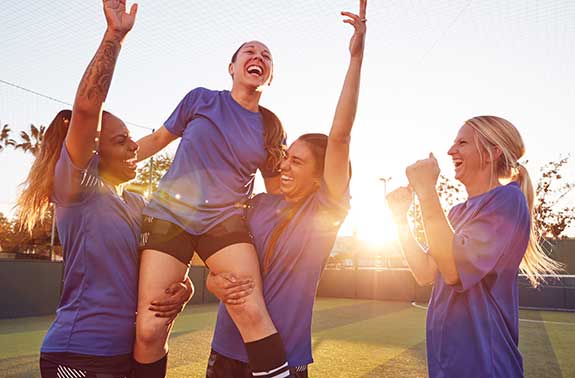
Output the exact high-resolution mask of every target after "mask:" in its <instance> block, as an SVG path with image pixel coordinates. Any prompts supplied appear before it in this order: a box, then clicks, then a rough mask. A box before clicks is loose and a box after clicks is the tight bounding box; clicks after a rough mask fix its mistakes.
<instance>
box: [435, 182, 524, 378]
mask: <svg viewBox="0 0 575 378" xmlns="http://www.w3.org/2000/svg"><path fill="white" fill-rule="evenodd" d="M449 221H450V223H451V225H452V227H453V228H454V233H455V238H454V240H453V253H454V256H455V263H456V266H457V271H458V273H459V277H460V282H459V283H458V284H456V285H452V286H450V285H447V284H446V283H445V281H444V280H443V277H442V276H441V274H440V273H438V275H437V278H436V280H435V285H434V288H433V293H432V297H431V299H430V303H429V309H428V313H427V354H428V366H429V376H430V378H439V377H478V378H479V377H500V378H504V377H505V378H513V377H523V363H522V358H521V354H520V353H519V348H518V339H519V310H518V308H519V303H518V302H519V295H518V286H517V279H518V278H517V277H518V270H519V264H520V263H521V260H522V258H523V256H524V254H525V251H526V249H527V245H528V243H529V234H530V212H529V208H528V206H527V201H526V199H525V196H524V195H523V193H522V192H521V189H520V187H519V185H518V184H517V183H515V182H513V183H510V184H508V185H505V186H500V187H497V188H495V189H493V190H491V191H489V192H487V193H484V194H481V195H479V196H476V197H472V198H470V199H469V200H467V201H466V202H465V203H462V204H459V205H457V206H455V207H454V208H453V209H452V210H451V212H450V213H449Z"/></svg>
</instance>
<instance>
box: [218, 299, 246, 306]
mask: <svg viewBox="0 0 575 378" xmlns="http://www.w3.org/2000/svg"><path fill="white" fill-rule="evenodd" d="M223 302H224V303H225V304H226V305H231V306H237V305H241V304H244V303H246V300H245V299H226V300H224V301H223Z"/></svg>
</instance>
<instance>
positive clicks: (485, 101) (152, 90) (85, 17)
mask: <svg viewBox="0 0 575 378" xmlns="http://www.w3.org/2000/svg"><path fill="white" fill-rule="evenodd" d="M129 4H130V3H128V5H129ZM357 8H358V2H357V1H354V0H314V1H302V0H292V1H289V2H286V1H280V0H245V1H233V2H232V1H224V0H210V1H203V2H200V1H195V0H170V1H169V2H165V1H162V2H158V1H149V0H142V1H140V2H139V12H138V16H137V20H136V25H135V27H134V29H133V30H132V32H131V33H130V34H129V35H128V37H127V38H126V41H125V43H124V46H123V48H122V52H121V54H120V58H119V61H118V64H117V69H116V72H115V76H114V80H113V82H112V86H111V89H110V93H109V96H108V99H107V102H106V108H107V110H110V111H112V112H113V113H115V114H116V115H118V116H119V117H120V118H122V119H123V120H124V121H126V122H127V123H128V126H129V128H130V129H131V131H132V133H133V134H134V135H135V136H136V137H141V136H143V135H145V134H147V133H149V132H150V131H151V130H150V129H152V128H157V127H159V126H160V125H161V124H162V123H163V121H164V120H165V119H166V118H167V117H168V116H169V114H170V113H171V111H172V110H173V108H174V107H175V106H176V105H177V103H178V102H179V100H180V99H181V98H182V97H183V96H184V95H185V94H186V93H187V92H188V91H189V90H191V89H192V88H195V87H197V86H203V87H207V88H211V89H229V88H230V87H231V80H230V78H229V76H228V74H227V64H228V62H229V59H230V57H231V55H232V53H233V52H234V51H235V49H236V48H237V47H238V46H239V45H240V44H241V43H242V42H244V41H247V40H253V39H258V40H261V41H263V42H264V43H266V44H267V45H268V47H269V48H270V49H271V52H272V54H273V58H274V64H275V74H274V80H273V83H272V85H271V86H270V87H269V88H267V89H266V90H265V92H264V94H263V96H262V101H261V103H262V105H264V106H267V107H268V108H270V109H272V110H273V111H274V112H275V113H276V114H277V115H278V116H279V117H280V119H281V120H282V122H283V123H284V126H285V128H286V130H287V132H288V138H289V139H288V142H289V141H293V140H294V139H295V138H296V137H297V136H298V135H300V134H302V133H305V132H324V133H327V132H328V131H329V127H330V123H331V120H332V117H333V112H334V109H335V105H336V102H337V99H338V96H339V92H340V89H341V85H342V82H343V78H344V74H345V71H346V69H347V63H348V57H349V53H348V50H347V47H348V42H349V38H350V36H351V34H352V28H351V26H349V25H347V24H344V23H342V22H341V20H342V17H341V16H340V14H339V12H340V11H342V10H349V11H354V12H356V11H357ZM367 18H368V21H367V25H368V31H367V41H366V48H365V57H364V65H363V74H362V83H361V94H360V101H359V109H358V114H357V118H356V122H355V126H354V130H353V136H352V143H351V159H352V164H353V172H354V177H353V180H352V186H351V190H352V196H353V200H352V201H353V202H352V206H353V209H352V214H351V216H350V217H349V219H350V220H349V221H348V222H347V224H346V226H345V227H344V229H345V230H347V231H349V230H350V229H352V228H353V227H354V226H355V228H356V230H357V231H358V233H359V234H360V235H361V234H363V235H364V236H365V237H366V238H374V239H381V238H385V237H389V235H390V233H393V230H392V227H391V225H390V224H389V218H388V215H387V212H386V209H385V205H384V200H383V198H384V185H383V182H382V181H381V180H379V178H380V177H386V178H387V177H391V178H392V179H391V180H390V182H389V183H388V185H387V187H388V189H393V188H395V187H397V186H399V185H404V184H405V183H406V179H405V176H404V170H405V167H406V166H407V165H408V164H411V163H413V162H414V161H415V160H417V159H421V158H424V157H426V156H427V155H428V153H429V152H434V154H435V155H436V156H437V157H438V159H439V163H440V166H441V169H442V173H443V174H445V175H446V176H448V177H453V167H452V164H451V160H450V159H449V157H448V156H447V155H446V151H447V150H448V148H449V146H450V144H451V143H452V141H453V139H454V137H455V135H456V134H457V131H458V129H459V127H460V126H461V125H462V124H463V122H464V121H465V120H466V119H469V118H471V117H473V116H477V115H483V114H491V115H498V116H501V117H503V118H506V119H508V120H509V121H511V122H512V123H513V124H515V126H517V128H518V129H519V131H520V132H521V134H522V135H523V138H524V141H525V144H526V146H527V154H526V156H525V157H524V159H526V160H528V164H527V167H528V168H529V169H530V172H531V174H532V177H533V179H534V180H535V181H536V180H537V178H538V177H539V169H540V167H541V166H542V165H543V164H544V163H546V162H548V161H551V160H556V159H558V158H559V157H561V156H565V155H567V154H568V153H570V152H574V151H575V148H574V147H573V141H574V140H575V131H574V130H575V127H574V126H575V86H574V85H573V84H574V83H575V2H574V1H572V0H564V1H562V0H558V1H545V0H506V1H501V0H482V1H469V0H433V1H431V0H426V1H423V0H420V1H416V0H394V1H387V0H370V1H368V9H367ZM0 21H1V24H2V28H0V123H1V124H2V125H4V124H8V125H9V126H10V127H11V128H12V129H13V130H15V131H17V132H19V131H20V130H27V129H28V128H29V125H30V124H35V125H40V124H42V125H48V124H49V122H50V121H51V120H52V118H53V116H54V115H55V113H56V112H57V111H58V110H59V109H61V108H62V107H68V106H66V105H63V104H61V103H59V102H57V101H56V100H58V101H63V102H66V103H71V102H72V101H73V98H74V94H75V91H76V88H77V85H78V82H79V80H80V78H81V76H82V73H83V71H84V69H85V68H86V65H87V64H88V63H89V61H90V60H91V58H92V56H93V54H94V52H95V50H96V48H97V46H98V44H99V41H100V40H101V38H102V35H103V32H104V30H105V20H104V17H103V12H102V10H101V1H97V0H89V1H88V0H86V1H81V2H80V1H75V2H70V1H62V0H51V1H45V0H36V1H30V0H23V1H20V2H4V3H3V4H2V7H0ZM29 91H34V92H37V93H38V94H42V95H44V96H48V97H50V98H51V99H48V98H45V97H42V96H40V95H38V94H33V93H30V92H29ZM139 126H140V127H139ZM141 126H143V127H141ZM168 151H171V152H174V151H175V145H171V146H170V147H168ZM573 159H575V157H573V158H572V160H573ZM31 161H32V158H31V156H28V155H27V154H24V153H23V152H21V151H11V150H6V151H3V152H0V177H2V181H3V184H2V185H1V186H0V212H3V213H5V214H13V210H12V207H13V205H14V201H15V198H16V196H17V193H18V184H19V183H21V182H22V181H24V179H25V177H26V174H27V171H28V169H29V167H30V165H31ZM564 176H565V178H566V179H570V180H571V181H575V162H573V161H571V164H569V166H567V167H566V169H565V172H564ZM259 188H260V189H261V188H262V186H261V185H260V186H259ZM564 201H565V205H573V204H574V203H575V197H574V196H573V195H571V196H569V197H568V198H566V199H565V200H564ZM382 230H383V231H382ZM386 235H387V236H386Z"/></svg>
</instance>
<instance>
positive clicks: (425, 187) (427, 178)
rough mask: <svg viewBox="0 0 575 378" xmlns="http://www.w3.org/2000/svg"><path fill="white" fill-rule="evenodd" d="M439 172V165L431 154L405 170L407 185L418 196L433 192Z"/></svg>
mask: <svg viewBox="0 0 575 378" xmlns="http://www.w3.org/2000/svg"><path fill="white" fill-rule="evenodd" d="M439 172H440V170H439V164H437V159H435V156H433V154H432V153H430V154H429V157H428V158H427V159H423V160H418V161H416V162H415V163H414V164H412V165H410V166H409V167H407V168H406V169H405V174H406V176H407V179H408V180H409V185H411V187H412V188H413V190H415V192H416V193H417V194H418V195H419V196H421V194H423V193H426V192H427V191H430V190H433V191H434V190H435V185H436V184H437V178H438V177H439Z"/></svg>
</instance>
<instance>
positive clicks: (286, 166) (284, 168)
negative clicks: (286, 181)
mask: <svg viewBox="0 0 575 378" xmlns="http://www.w3.org/2000/svg"><path fill="white" fill-rule="evenodd" d="M288 170H289V163H288V159H285V158H284V159H282V161H281V162H280V171H282V172H287V171H288Z"/></svg>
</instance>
